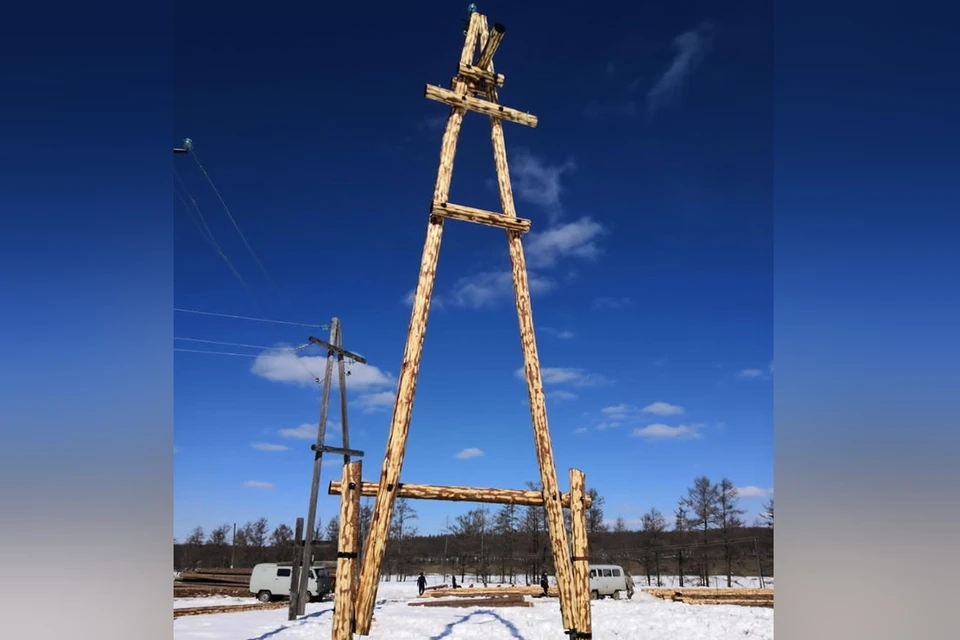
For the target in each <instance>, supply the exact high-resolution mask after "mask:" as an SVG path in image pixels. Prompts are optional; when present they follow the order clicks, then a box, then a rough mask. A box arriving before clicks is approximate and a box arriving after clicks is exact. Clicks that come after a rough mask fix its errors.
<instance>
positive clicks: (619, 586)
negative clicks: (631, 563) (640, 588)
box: [590, 564, 627, 600]
mask: <svg viewBox="0 0 960 640" xmlns="http://www.w3.org/2000/svg"><path fill="white" fill-rule="evenodd" d="M626 592H627V576H626V572H625V571H624V570H623V567H621V566H620V565H616V564H591V565H590V597H591V598H593V599H594V600H599V599H600V598H605V597H607V596H613V598H614V599H615V600H619V599H620V596H621V594H623V593H626Z"/></svg>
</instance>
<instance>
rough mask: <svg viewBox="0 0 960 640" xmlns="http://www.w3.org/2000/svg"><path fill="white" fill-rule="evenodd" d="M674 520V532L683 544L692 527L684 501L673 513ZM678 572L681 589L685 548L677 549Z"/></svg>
mask: <svg viewBox="0 0 960 640" xmlns="http://www.w3.org/2000/svg"><path fill="white" fill-rule="evenodd" d="M673 518H674V520H673V530H674V531H675V532H676V537H677V539H678V540H679V541H680V542H681V543H682V541H683V538H684V537H685V534H686V532H687V529H688V528H689V525H690V521H689V520H688V519H687V510H686V509H685V508H684V506H683V499H681V500H680V504H679V505H677V510H676V511H674V512H673ZM677 572H678V573H679V574H680V587H681V588H683V576H684V571H683V547H678V548H677Z"/></svg>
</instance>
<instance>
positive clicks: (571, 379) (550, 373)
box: [513, 367, 609, 387]
mask: <svg viewBox="0 0 960 640" xmlns="http://www.w3.org/2000/svg"><path fill="white" fill-rule="evenodd" d="M513 375H515V376H516V377H517V378H518V379H519V380H526V379H527V376H526V373H525V372H524V369H523V367H521V368H519V369H517V370H516V371H514V372H513ZM540 378H541V379H542V380H543V384H544V385H548V384H550V385H560V384H570V385H573V386H576V387H595V386H598V385H601V384H606V383H608V382H609V380H607V379H606V378H604V377H603V376H601V375H600V374H597V373H590V372H588V371H584V370H583V369H578V368H574V367H542V368H541V369H540Z"/></svg>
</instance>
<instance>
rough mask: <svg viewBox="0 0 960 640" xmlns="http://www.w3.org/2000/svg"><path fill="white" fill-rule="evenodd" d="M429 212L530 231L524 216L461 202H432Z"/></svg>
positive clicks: (529, 223)
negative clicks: (510, 214) (479, 207)
mask: <svg viewBox="0 0 960 640" xmlns="http://www.w3.org/2000/svg"><path fill="white" fill-rule="evenodd" d="M430 213H431V214H432V215H435V216H443V217H444V218H451V219H453V220H462V221H464V222H474V223H476V224H485V225H487V226H490V227H500V228H501V229H508V230H510V231H517V232H519V233H526V232H527V231H530V225H531V222H530V221H529V220H526V219H524V218H517V217H515V216H513V217H511V216H505V215H503V214H502V213H494V212H493V211H484V210H483V209H475V208H474V207H465V206H463V205H462V204H452V203H450V202H434V203H433V205H432V206H431V207H430Z"/></svg>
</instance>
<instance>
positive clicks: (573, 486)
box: [570, 469, 593, 637]
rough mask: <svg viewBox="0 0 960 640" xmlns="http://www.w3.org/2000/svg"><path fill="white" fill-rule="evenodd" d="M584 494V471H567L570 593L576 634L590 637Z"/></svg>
mask: <svg viewBox="0 0 960 640" xmlns="http://www.w3.org/2000/svg"><path fill="white" fill-rule="evenodd" d="M586 495H587V492H586V487H585V482H584V476H583V471H580V470H579V469H570V537H571V538H572V540H571V542H572V547H573V558H572V561H573V584H572V589H571V593H572V596H573V609H574V620H575V621H576V627H575V628H576V630H577V634H578V635H580V634H590V633H592V629H593V622H592V619H591V608H590V558H589V554H590V549H589V543H588V541H587V508H586V506H585V505H584V502H585V500H584V498H585V497H586ZM586 637H590V636H586Z"/></svg>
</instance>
